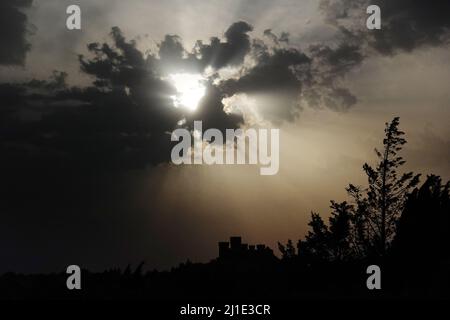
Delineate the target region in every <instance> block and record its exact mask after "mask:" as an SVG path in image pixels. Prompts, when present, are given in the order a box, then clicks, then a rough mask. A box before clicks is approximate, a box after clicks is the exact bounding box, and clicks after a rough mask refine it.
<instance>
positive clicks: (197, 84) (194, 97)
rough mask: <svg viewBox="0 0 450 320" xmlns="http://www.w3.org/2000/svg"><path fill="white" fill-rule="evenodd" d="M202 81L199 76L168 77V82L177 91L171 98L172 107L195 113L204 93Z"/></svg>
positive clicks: (183, 74) (179, 74)
mask: <svg viewBox="0 0 450 320" xmlns="http://www.w3.org/2000/svg"><path fill="white" fill-rule="evenodd" d="M204 80H205V79H204V78H203V76H202V75H200V74H190V73H176V74H171V75H169V81H170V82H171V83H172V84H173V86H174V87H175V89H176V90H177V94H175V95H173V96H171V98H172V100H173V104H174V106H175V107H176V108H180V107H182V108H186V109H188V110H190V111H195V110H196V109H197V107H198V104H199V102H200V100H201V99H202V98H203V96H204V95H205V93H206V88H205V86H204V84H203V83H204Z"/></svg>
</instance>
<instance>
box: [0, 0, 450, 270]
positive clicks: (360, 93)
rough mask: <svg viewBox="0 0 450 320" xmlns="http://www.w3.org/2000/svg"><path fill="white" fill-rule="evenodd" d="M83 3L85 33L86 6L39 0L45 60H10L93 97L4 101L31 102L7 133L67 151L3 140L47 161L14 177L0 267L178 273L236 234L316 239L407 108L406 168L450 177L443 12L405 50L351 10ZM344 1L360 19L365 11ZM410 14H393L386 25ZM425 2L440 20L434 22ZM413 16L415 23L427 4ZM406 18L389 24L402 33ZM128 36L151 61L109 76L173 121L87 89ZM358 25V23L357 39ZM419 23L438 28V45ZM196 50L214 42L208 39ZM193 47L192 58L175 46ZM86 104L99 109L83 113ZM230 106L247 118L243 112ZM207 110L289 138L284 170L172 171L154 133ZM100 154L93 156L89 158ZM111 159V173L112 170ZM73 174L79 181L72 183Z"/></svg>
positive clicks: (4, 73)
mask: <svg viewBox="0 0 450 320" xmlns="http://www.w3.org/2000/svg"><path fill="white" fill-rule="evenodd" d="M75 2H76V3H77V4H79V5H80V6H81V8H82V31H81V32H80V31H70V32H69V31H67V30H66V29H65V27H64V26H65V19H66V15H65V8H66V7H67V5H69V4H72V3H74V2H73V1H68V0H64V1H60V0H34V1H33V2H32V4H31V5H30V6H28V7H25V8H21V9H20V10H21V11H22V12H24V13H26V15H27V16H28V23H29V25H28V29H29V30H30V31H32V34H27V35H26V39H27V41H28V42H29V43H30V45H31V46H30V50H28V51H26V54H25V60H24V64H23V65H12V64H9V63H3V65H2V64H1V63H0V82H1V83H16V84H17V83H24V82H27V81H30V80H32V79H35V80H47V79H49V76H51V74H52V71H53V70H58V71H64V72H67V79H66V84H67V86H69V87H70V86H76V87H77V89H73V90H71V91H70V90H68V91H64V94H66V95H67V96H68V98H64V97H65V96H64V95H60V96H57V97H54V96H53V95H52V94H48V95H47V93H48V92H53V91H52V90H59V89H58V88H56V89H55V87H52V84H53V85H54V86H56V85H55V84H54V83H53V82H52V84H50V82H49V83H46V84H40V85H37V84H36V82H35V83H34V86H32V85H29V84H27V85H26V87H27V90H30V91H31V92H34V93H37V94H41V93H42V92H44V93H43V96H44V98H40V99H35V100H31V98H30V100H26V99H25V100H14V99H12V100H6V98H5V100H3V101H2V104H3V106H4V107H5V108H4V109H5V110H6V109H8V108H9V107H10V105H9V104H11V106H13V107H15V105H14V103H15V102H10V101H20V103H22V102H23V101H25V102H23V104H26V106H27V107H26V108H22V109H20V110H19V111H18V112H16V111H13V112H16V113H14V119H15V120H14V121H12V120H11V122H8V123H7V121H6V120H5V123H7V125H5V126H4V127H2V130H4V132H8V134H11V135H13V133H15V132H16V130H17V132H21V133H23V132H34V131H33V130H39V129H36V127H37V128H40V127H39V125H42V126H43V128H44V129H45V130H44V129H43V131H42V132H41V131H38V132H39V134H42V136H39V137H40V138H42V139H43V140H44V141H50V140H51V139H56V142H48V144H47V142H45V143H41V144H39V145H38V146H36V145H35V143H36V141H35V140H33V139H30V140H26V141H24V140H20V139H21V138H17V139H16V137H14V139H13V138H11V140H8V138H7V137H6V135H5V138H3V140H2V141H1V143H2V148H4V150H7V152H11V154H12V155H11V157H8V161H9V160H10V159H12V160H11V163H18V164H17V168H19V167H20V165H22V162H21V161H17V159H16V158H15V155H16V153H14V152H16V151H17V150H19V151H20V152H23V153H24V154H27V156H28V155H30V154H32V155H33V158H32V159H34V160H33V163H32V164H30V162H29V161H25V160H24V163H25V164H24V166H29V168H28V167H27V170H24V171H23V172H24V173H23V175H21V176H20V177H19V178H18V177H17V176H16V175H14V176H13V173H11V177H10V178H11V179H12V180H11V181H14V184H13V187H8V190H9V192H11V194H12V198H11V199H12V200H11V201H12V202H13V201H14V204H13V205H11V206H5V208H3V210H2V214H4V215H5V218H4V223H2V225H1V226H0V252H1V253H0V261H4V262H5V263H4V264H3V265H2V266H1V267H0V272H2V271H6V270H8V269H14V270H15V271H22V270H23V271H30V270H37V271H54V270H59V269H61V270H62V268H63V267H62V266H65V265H66V264H67V263H72V262H71V261H77V262H78V263H79V264H80V265H83V266H86V267H89V268H93V269H102V268H105V267H110V266H113V265H117V264H120V266H124V265H126V264H127V263H133V264H137V263H138V262H140V261H141V260H144V259H145V260H146V261H147V265H148V266H149V267H158V268H159V267H161V268H167V267H170V266H172V265H175V264H177V263H179V262H181V261H184V260H186V259H187V258H190V259H191V260H195V261H206V260H208V259H210V258H213V257H215V256H216V252H217V250H216V249H217V248H216V242H217V241H220V240H224V239H227V238H228V237H229V236H230V235H243V236H244V237H245V239H246V240H247V241H248V242H251V243H260V242H261V243H266V244H268V245H269V246H271V247H272V248H274V249H276V242H277V241H281V240H282V241H284V240H286V239H287V238H291V239H294V240H297V239H298V238H300V237H302V236H303V235H304V233H305V232H306V229H307V226H306V222H307V220H308V219H309V214H310V211H311V210H313V211H317V212H320V213H322V214H324V215H325V214H327V213H328V205H329V200H331V199H335V200H344V199H345V189H344V188H345V187H346V186H347V185H348V183H350V182H352V183H355V184H364V183H365V181H364V176H363V174H362V170H361V167H362V165H363V163H364V162H369V163H370V162H372V161H373V160H374V159H375V158H374V154H373V148H374V147H376V146H379V145H380V143H381V141H382V140H381V139H382V137H383V129H384V123H385V122H386V121H389V120H391V119H392V118H393V117H394V116H400V127H401V129H402V130H403V131H405V132H406V134H407V135H406V138H407V140H408V144H407V146H406V147H405V150H404V153H403V156H404V157H405V159H406V160H407V165H406V169H410V170H414V171H416V172H419V173H422V174H423V175H426V174H429V173H434V174H438V175H441V177H442V178H443V179H444V180H448V179H450V162H449V158H450V139H449V137H450V127H449V126H448V123H449V120H450V105H449V104H450V91H449V90H448V84H449V83H450V68H449V67H448V66H449V65H450V55H449V52H450V51H449V49H450V47H449V44H448V34H447V33H445V31H442V30H448V29H445V27H447V28H448V25H445V23H447V22H442V21H445V20H440V16H437V17H436V18H435V19H431V20H433V21H434V22H435V23H436V24H438V23H440V22H442V23H443V24H444V25H443V26H442V28H440V26H439V25H438V27H435V26H434V27H435V28H431V27H430V26H431V25H432V23H434V22H433V21H431V22H430V21H428V20H426V21H425V22H421V21H418V22H417V24H416V29H417V30H418V31H417V33H416V34H411V39H409V40H410V41H409V42H408V41H404V42H402V41H398V43H397V42H396V41H395V40H396V39H395V37H392V34H388V36H386V37H385V38H383V36H382V37H380V38H377V36H373V35H367V34H366V33H367V32H370V31H368V30H365V29H364V27H365V21H360V20H358V19H359V18H358V17H359V13H358V12H357V14H355V15H354V17H355V18H354V19H353V20H351V23H349V22H348V21H342V19H340V18H337V16H338V15H337V13H336V10H335V8H336V7H334V6H333V5H331V4H330V2H329V1H316V0H302V1H299V0H277V1H268V0H228V1H224V0H209V1H206V0H205V1H201V0H193V1H189V2H186V1H182V0H170V1H156V0H154V1H144V0H130V1H118V0H113V1H110V0H99V1H75ZM375 2H377V3H380V5H382V4H384V3H385V1H384V0H383V1H381V0H380V1H375ZM406 2H408V1H406ZM331 3H338V8H341V9H345V8H346V6H348V4H349V3H364V1H362V0H358V1H351V0H338V1H331ZM319 4H321V5H320V8H319ZM327 4H328V5H327ZM430 6H431V7H432V6H433V5H432V4H431V3H430ZM394 9H395V8H389V10H387V14H386V18H387V19H389V17H390V16H391V14H392V16H394V13H395V12H394ZM419 9H420V8H419ZM438 9H439V8H438ZM382 10H383V8H382ZM390 10H392V12H391V11H390ZM420 10H421V12H425V14H424V16H425V17H428V16H427V14H428V13H429V14H434V13H435V12H434V11H432V9H429V11H427V10H424V9H420ZM361 12H362V13H364V12H365V7H364V6H363V7H361ZM404 16H405V17H407V19H410V20H411V21H414V19H415V18H416V12H415V11H414V10H412V9H411V11H407V12H405V15H404ZM352 17H353V13H352V14H350V18H349V19H351V18H352ZM239 21H243V22H242V23H241V24H235V23H236V22H239ZM408 21H409V20H408ZM244 22H245V23H244ZM393 23H394V22H392V21H390V20H387V22H386V31H385V32H386V34H387V33H388V32H391V31H390V29H389V28H390V26H391V25H392V26H394V24H393ZM359 25H361V26H362V27H361V28H360V29H358V28H359V27H358V26H359ZM114 26H117V27H119V28H120V30H121V32H116V33H115V36H116V38H115V40H116V45H117V43H121V42H120V41H122V40H123V39H122V38H121V37H124V39H125V40H123V43H124V47H125V48H128V49H129V48H131V49H129V50H130V51H131V52H134V53H135V51H134V50H137V51H138V52H140V53H142V57H143V58H142V59H141V57H140V56H139V55H138V58H136V60H138V62H136V63H135V64H134V65H133V68H134V69H133V68H130V69H133V71H136V70H137V71H136V73H130V74H131V75H128V74H126V73H121V74H119V76H118V80H117V79H116V78H114V77H113V76H112V77H110V78H107V77H105V79H106V80H105V79H103V80H105V81H112V82H114V81H116V82H115V83H113V85H115V86H117V87H121V86H124V87H125V85H123V83H122V82H121V81H124V82H126V87H127V88H126V89H127V91H126V92H127V93H128V98H129V99H133V100H132V104H131V103H130V105H132V106H134V105H138V106H139V105H146V104H147V103H148V105H149V106H151V107H152V108H153V106H154V105H158V106H160V105H161V106H162V108H161V110H163V111H162V112H161V114H162V115H161V118H155V114H156V115H158V113H156V111H154V110H153V109H152V112H155V113H151V114H149V115H147V114H144V116H142V114H141V113H139V112H140V111H136V110H135V109H133V108H131V109H127V110H132V111H126V112H124V111H123V110H122V109H121V107H120V105H121V103H122V101H125V102H127V101H129V100H127V99H128V98H127V97H124V96H122V95H119V96H118V97H115V96H114V97H113V98H111V97H109V98H108V99H110V100H101V103H99V102H98V100H95V98H91V96H90V95H89V94H90V93H91V92H90V91H89V90H86V91H83V88H93V87H94V85H93V81H95V80H99V77H98V74H99V72H98V70H97V69H96V68H97V67H98V65H95V64H94V63H92V62H93V61H94V58H93V57H94V56H95V50H98V51H97V52H100V49H98V48H97V49H95V50H94V51H91V52H89V50H88V48H87V45H88V44H89V43H92V42H98V43H99V44H103V43H109V44H113V43H114V42H113V40H112V37H111V36H110V34H111V32H112V31H111V30H112V29H111V28H112V27H114ZM232 26H234V28H233V27H232ZM342 26H348V28H349V29H348V30H349V31H351V34H352V36H351V37H350V36H348V34H346V33H342V29H341V28H340V27H342ZM421 27H423V30H429V29H432V30H434V33H433V34H434V35H435V36H436V39H434V38H433V37H431V36H430V34H428V33H427V32H426V31H424V32H420V31H421V30H422V29H420V28H421ZM392 29H393V30H395V28H394V27H392ZM283 33H284V36H285V37H284V36H283ZM349 33H350V32H349ZM175 35H177V36H178V37H175ZM383 35H384V34H383ZM211 37H218V42H217V43H215V42H213V41H212V40H210V38H211ZM346 37H348V38H346ZM372 37H373V38H372ZM415 37H416V38H417V39H416V38H415ZM431 38H433V39H431ZM438 38H439V39H438ZM132 39H134V40H135V41H136V42H135V46H133V45H130V43H131V42H130V41H131V40H132ZM402 39H403V38H402ZM197 40H202V46H197V47H196V43H197ZM179 44H181V45H182V46H183V48H182V49H180V51H177V50H178V49H179V48H178V47H177V46H178V45H179ZM197 45H198V44H197ZM246 45H247V46H248V47H246ZM99 47H100V46H99ZM112 47H114V45H112ZM195 48H197V49H198V50H199V51H198V52H194V51H195ZM165 50H166V51H165ZM199 52H200V53H202V54H203V56H202V59H199V58H197V56H196V54H195V53H197V54H198V53H199ZM211 52H212V54H211V57H209V56H208V54H210V53H211ZM79 54H82V55H83V56H84V57H83V59H84V60H83V59H82V60H81V63H83V62H84V65H83V67H84V71H83V70H82V68H81V67H80V60H79V57H78V55H79ZM177 54H179V55H180V56H177ZM207 57H209V58H211V59H210V60H208V61H207V62H208V63H206V62H205V61H206V58H207ZM130 60H131V59H130ZM136 65H138V66H139V68H135V66H136ZM211 65H212V66H213V67H211ZM92 70H93V71H92ZM141 71H142V73H143V74H142V73H141ZM121 76H123V78H122V77H121ZM125 78H126V79H125ZM128 78H130V79H131V80H130V79H128ZM111 79H112V80H111ZM124 79H125V80H124ZM135 79H137V80H136V81H134V80H135ZM166 79H168V81H165V80H166ZM140 81H141V82H140ZM56 82H57V81H56ZM144 85H145V86H144ZM2 88H3V87H2ZM7 88H9V87H7ZM155 88H156V89H155ZM2 90H3V89H2ZM5 90H7V89H5ZM92 92H94V91H92ZM1 93H2V94H3V91H2V92H1ZM95 94H98V92H97V91H95ZM92 95H93V96H94V93H92ZM61 96H63V98H61ZM315 97H318V98H317V99H315ZM27 99H28V98H27ZM60 99H62V102H61V100H60ZM105 99H106V98H105ZM166 99H167V101H166ZM4 101H6V102H4ZM103 101H109V103H111V106H109V105H108V103H103ZM111 101H113V102H114V103H112V102H111ZM314 102H315V103H314ZM116 103H117V105H116ZM165 103H167V104H168V105H169V107H170V104H171V103H172V104H173V105H172V107H173V106H175V107H179V108H172V109H188V110H189V112H186V113H183V110H181V111H180V113H174V114H172V113H171V112H178V111H177V110H175V111H172V110H171V108H166V107H167V106H166V105H165ZM104 104H105V105H107V106H106V107H105V105H104ZM86 106H91V107H92V108H91V109H87V111H85V109H84V107H86ZM224 107H225V108H229V109H227V112H228V113H230V114H232V115H233V116H236V117H238V118H230V117H229V116H228V113H224V112H223V108H224ZM17 108H19V107H17ZM77 108H78V109H77ZM102 108H109V109H107V112H104V111H102V110H103V109H102ZM79 110H82V111H79ZM158 110H159V109H158ZM3 112H4V113H3ZM9 112H10V111H9V109H8V110H6V111H3V110H2V117H3V115H4V114H5V119H10V118H11V119H12V118H13V117H12V116H11V117H10V114H11V113H9ZM84 112H85V113H84ZM102 112H104V113H102ZM6 115H7V116H8V117H7V116H6ZM16 116H17V117H16ZM147 116H148V117H147ZM239 117H241V118H239ZM198 118H202V119H204V120H205V121H206V122H207V124H208V125H209V126H211V127H219V126H222V127H220V129H223V128H228V127H229V126H251V125H255V124H264V125H267V124H269V125H271V126H273V127H276V128H280V129H281V134H280V139H281V150H280V172H279V174H278V175H276V176H273V177H264V176H260V175H259V174H258V170H257V169H256V168H255V167H252V166H241V167H239V166H237V167H236V166H212V167H206V166H191V167H174V166H171V165H170V164H168V163H167V162H166V161H165V159H164V156H161V157H160V156H159V152H164V150H165V149H164V148H165V147H166V146H165V145H164V144H163V143H161V141H163V140H160V139H156V138H155V140H151V139H153V138H154V135H155V134H160V137H162V138H165V137H166V136H165V135H166V132H165V131H167V130H166V129H167V128H170V126H171V122H170V121H172V120H174V122H173V127H176V123H177V121H179V120H182V119H186V121H187V122H188V124H189V122H190V123H191V124H192V122H193V121H194V120H196V119H198ZM17 119H20V120H17ZM16 120H17V121H16ZM147 120H148V121H147ZM8 121H9V120H8ZM17 122H20V123H19V124H17ZM30 123H31V125H30ZM97 123H99V125H98V126H97ZM166 123H167V126H166ZM35 124H37V125H36V127H35V126H34V125H35ZM5 128H6V129H5ZM149 128H150V129H149ZM21 130H22V131H21ZM71 130H73V131H71ZM44 136H45V137H44ZM80 137H81V138H80ZM136 137H137V138H136ZM167 137H170V136H168V135H167ZM135 138H136V139H135ZM45 139H48V140H45ZM58 139H60V140H58ZM146 139H149V140H146ZM148 141H151V143H148ZM90 143H92V144H90ZM122 143H123V145H122ZM42 146H44V147H42ZM71 146H74V150H76V151H77V153H75V152H74V151H73V150H72V149H71ZM142 146H144V147H142ZM40 147H42V149H40ZM11 150H13V151H11ZM23 150H25V151H23ZM43 150H44V151H43ZM142 150H144V151H142ZM5 152H6V151H5ZM72 152H73V153H72ZM84 152H86V154H88V155H93V156H92V157H91V158H86V159H85V158H83V157H82V156H81V155H84ZM8 154H9V153H8ZM20 154H22V153H20ZM73 154H81V155H80V157H79V158H77V157H75V158H71V157H73V156H72V155H73ZM155 154H156V156H155ZM111 155H112V156H111ZM164 155H165V154H164ZM167 156H169V154H167ZM27 159H28V158H27ZM55 159H56V160H55ZM67 159H70V161H69V160H67ZM111 159H112V160H111ZM149 159H150V160H149ZM141 160H142V163H141ZM147 160H148V161H147ZM66 161H68V162H66ZM72 161H73V162H72ZM48 163H51V164H52V166H51V168H58V170H61V171H53V170H52V169H51V168H50V169H49V168H48V167H47V166H46V164H48ZM67 163H68V164H67ZM72 163H77V168H76V169H74V168H73V166H72ZM93 163H94V164H93ZM124 163H126V165H124ZM97 164H99V166H100V167H102V168H103V167H107V168H108V170H110V171H105V172H103V171H101V170H97V169H96V168H97V167H96V166H95V165H97ZM5 168H7V167H5ZM19 169H21V168H19ZM28 169H30V170H28ZM29 172H32V174H30V173H29ZM60 172H64V174H66V175H67V176H66V177H64V179H62V178H60V177H59V175H60ZM79 172H82V173H83V174H81V175H80V174H79ZM111 172H113V173H111ZM85 176H86V177H89V178H86V179H84V178H83V179H81V178H80V177H85ZM8 177H9V175H8ZM43 177H45V179H43ZM61 180H63V181H64V182H61ZM42 181H46V182H42ZM41 183H43V184H45V186H44V187H42V188H40V184H41ZM58 183H61V185H59V184H58ZM4 188H6V187H4ZM54 190H59V192H61V193H59V192H57V193H56V194H53V192H54ZM27 203H28V205H29V206H28V205H27ZM31 203H32V204H33V206H31ZM33 210H35V211H33ZM32 212H33V213H35V215H31V213H32ZM55 257H57V258H55Z"/></svg>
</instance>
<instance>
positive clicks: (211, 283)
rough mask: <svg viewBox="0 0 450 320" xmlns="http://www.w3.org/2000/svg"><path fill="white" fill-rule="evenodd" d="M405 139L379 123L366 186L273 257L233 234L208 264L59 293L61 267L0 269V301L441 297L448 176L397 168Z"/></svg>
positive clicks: (449, 267)
mask: <svg viewBox="0 0 450 320" xmlns="http://www.w3.org/2000/svg"><path fill="white" fill-rule="evenodd" d="M405 143H406V140H405V138H404V132H402V131H400V130H399V118H394V119H393V120H392V121H391V122H390V123H387V124H386V128H385V138H384V139H383V149H382V150H378V149H375V154H376V156H377V159H378V163H377V164H376V166H375V167H372V166H370V165H368V164H367V163H366V164H364V166H363V170H364V172H365V174H366V175H367V186H365V187H362V186H355V185H353V184H350V185H349V186H348V187H347V188H346V190H347V193H348V197H349V200H348V201H343V202H336V201H331V205H330V208H331V214H330V216H329V218H328V221H327V223H326V222H325V221H324V219H323V218H322V217H321V216H320V215H319V214H317V213H314V212H312V213H311V221H310V222H309V224H308V225H309V227H310V230H309V232H308V233H307V235H306V236H305V238H304V239H302V240H299V241H298V242H297V243H296V244H295V245H294V242H293V241H292V240H287V242H286V243H284V244H283V243H278V247H279V248H278V249H279V251H280V253H281V257H280V258H278V257H277V256H275V255H274V254H273V252H272V250H271V249H270V248H268V247H266V246H264V245H256V246H254V245H248V244H244V243H242V241H241V238H240V237H231V238H230V242H220V243H219V256H218V257H217V258H216V259H213V260H212V261H210V262H209V263H206V264H202V263H192V262H190V261H187V262H186V263H182V264H180V265H179V266H178V267H175V268H172V270H171V271H165V272H159V271H148V272H144V264H143V263H142V264H140V265H139V266H138V267H137V268H136V269H134V270H132V268H131V267H130V266H128V267H127V268H126V269H125V270H123V271H122V270H120V269H111V270H107V271H104V272H101V273H91V272H89V271H88V270H83V272H82V289H81V290H72V291H70V290H68V289H67V287H66V279H67V277H68V275H67V274H66V273H65V272H61V273H55V274H48V275H23V274H15V273H7V274H4V275H3V276H1V277H0V298H7V299H24V298H40V299H42V298H50V299H112V298H126V299H134V298H143V299H144V298H149V299H157V300H183V299H187V298H189V299H191V301H192V300H193V299H202V300H205V299H209V300H217V299H240V298H246V299H249V298H251V299H276V300H285V299H298V298H309V299H314V298H339V299H342V298H358V299H365V298H401V299H402V298H446V299H448V298H450V250H449V248H450V246H449V245H450V194H449V189H450V182H447V183H445V184H444V183H443V182H442V180H441V178H440V177H438V176H435V175H429V176H427V178H426V179H425V181H424V182H423V183H422V184H421V185H419V184H420V181H419V178H420V175H418V174H413V173H412V172H407V173H400V172H399V171H400V169H401V167H402V166H403V165H404V163H405V161H404V160H403V158H402V157H401V156H400V155H399V153H400V151H401V150H402V147H403V145H404V144H405ZM372 264H376V265H378V266H380V268H381V283H382V289H381V290H368V289H367V287H366V279H367V277H368V274H367V273H366V268H367V267H368V266H369V265H372Z"/></svg>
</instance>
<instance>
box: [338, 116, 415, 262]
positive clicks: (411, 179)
mask: <svg viewBox="0 0 450 320" xmlns="http://www.w3.org/2000/svg"><path fill="white" fill-rule="evenodd" d="M398 125H399V118H398V117H396V118H394V119H393V120H392V121H391V122H390V123H386V129H385V138H384V139H383V150H382V151H379V150H378V149H375V154H376V155H377V157H378V159H379V162H378V164H377V166H376V167H375V168H372V167H371V166H370V165H368V164H367V163H365V164H364V166H363V169H364V172H365V173H366V175H367V179H368V184H369V185H368V187H367V188H361V187H357V186H354V185H352V184H350V185H349V187H348V188H347V192H348V194H349V195H350V196H351V197H352V198H353V200H354V201H355V203H356V206H357V209H356V212H355V215H354V217H353V218H352V220H353V222H354V223H355V231H356V234H355V233H354V234H355V235H356V236H357V241H355V244H358V245H362V246H363V248H360V249H362V250H364V251H366V253H375V254H376V255H379V256H385V254H386V250H387V249H388V248H389V246H390V244H391V242H392V239H393V238H394V235H395V228H396V223H397V221H398V219H399V217H400V214H401V212H402V210H403V206H404V203H405V200H406V195H407V194H408V192H409V191H410V190H411V189H412V188H414V187H415V186H416V185H417V184H418V182H419V177H420V175H419V174H418V175H414V174H413V173H412V172H408V173H404V174H402V175H401V176H398V175H397V171H398V169H399V168H400V167H401V166H402V165H404V164H405V161H404V160H403V158H402V157H401V156H399V155H398V153H399V152H400V151H401V150H402V147H403V145H404V144H405V143H406V140H405V139H404V138H403V135H404V132H403V131H400V130H399V129H398ZM367 251H368V252H367Z"/></svg>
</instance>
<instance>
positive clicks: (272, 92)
mask: <svg viewBox="0 0 450 320" xmlns="http://www.w3.org/2000/svg"><path fill="white" fill-rule="evenodd" d="M252 53H253V57H254V59H255V66H254V67H253V68H251V69H250V70H248V72H247V73H245V74H244V75H242V76H241V77H240V78H239V79H230V80H227V81H225V82H224V83H223V84H222V89H223V90H224V91H225V92H226V93H227V95H228V96H232V95H234V94H238V93H246V94H249V95H255V96H258V95H263V98H262V99H258V105H257V108H258V110H259V112H260V113H261V114H263V115H264V118H265V119H266V120H270V121H276V122H277V121H284V120H288V121H290V120H293V119H295V114H296V112H297V111H298V104H299V95H300V93H301V90H302V85H303V82H302V80H301V76H304V74H302V73H308V72H309V70H308V69H309V65H310V62H311V61H310V58H309V57H307V56H306V55H305V54H304V53H302V52H301V51H299V50H297V49H294V48H290V49H283V48H275V49H274V50H273V51H271V50H269V48H268V47H267V46H265V45H264V43H262V42H259V41H256V42H254V44H253V52H252Z"/></svg>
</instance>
